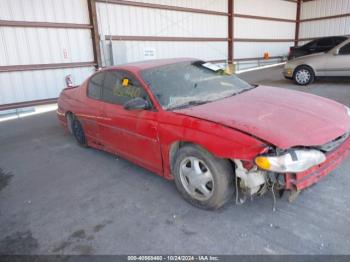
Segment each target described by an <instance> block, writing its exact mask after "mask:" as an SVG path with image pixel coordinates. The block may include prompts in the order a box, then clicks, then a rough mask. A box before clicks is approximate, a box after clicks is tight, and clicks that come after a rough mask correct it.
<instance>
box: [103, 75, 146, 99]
mask: <svg viewBox="0 0 350 262" xmlns="http://www.w3.org/2000/svg"><path fill="white" fill-rule="evenodd" d="M137 97H141V98H144V99H146V100H148V101H149V99H148V96H147V93H146V92H145V90H144V89H143V87H142V86H141V84H140V83H139V82H138V81H137V80H136V79H135V77H134V76H132V75H130V74H129V73H127V72H123V71H106V76H105V81H104V84H103V90H102V100H103V101H105V102H108V103H113V104H118V105H123V104H125V103H126V102H128V101H129V100H131V99H133V98H137Z"/></svg>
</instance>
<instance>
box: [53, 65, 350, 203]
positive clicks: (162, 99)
mask: <svg viewBox="0 0 350 262" xmlns="http://www.w3.org/2000/svg"><path fill="white" fill-rule="evenodd" d="M57 113H58V118H59V120H60V121H61V123H62V124H63V125H64V126H65V127H66V128H68V130H69V131H70V132H71V133H72V134H73V135H74V137H75V138H76V140H77V141H78V143H79V144H81V145H83V146H89V147H93V148H97V149H100V150H104V151H108V152H110V153H112V154H118V155H120V156H122V157H124V158H126V159H128V160H130V161H132V162H134V163H136V164H138V165H140V166H142V167H144V168H147V169H149V170H151V171H152V172H154V173H156V174H158V175H160V176H163V177H165V178H166V179H174V180H175V183H176V186H177V188H178V190H179V191H180V193H181V194H182V195H183V197H184V198H185V199H186V200H187V201H189V202H190V203H192V204H194V205H195V206H198V207H201V208H205V209H216V208H219V207H221V206H222V205H224V204H225V203H226V202H227V201H228V200H230V199H231V198H232V196H233V195H234V192H236V197H239V198H244V196H253V195H262V194H264V193H266V192H268V191H273V192H274V191H276V190H281V191H284V190H291V191H293V192H299V191H300V190H302V189H304V188H307V187H309V186H310V185H311V184H314V183H316V182H317V181H318V180H319V179H320V178H322V177H324V176H325V175H327V174H328V173H330V172H331V171H332V170H333V169H334V168H335V167H336V166H337V165H339V163H340V162H341V161H342V160H344V158H345V157H346V156H347V154H348V151H349V147H350V138H349V130H350V110H349V108H347V107H345V106H344V105H342V104H339V103H337V102H334V101H332V100H329V99H326V98H322V97H318V96H315V95H310V94H306V93H303V92H297V91H290V90H285V89H282V88H274V87H268V86H254V85H250V84H248V83H246V82H244V81H242V80H241V79H239V78H238V77H237V76H235V75H229V74H227V73H225V70H223V69H222V68H221V67H218V66H216V65H213V64H210V63H206V62H203V61H199V60H195V59H171V60H153V61H146V62H139V63H133V64H127V65H123V66H116V67H111V68H107V69H103V70H100V71H98V72H96V73H95V74H93V75H92V76H91V77H89V78H88V79H87V80H86V81H85V82H84V83H83V84H82V85H80V86H77V87H68V88H66V89H64V90H63V91H62V93H61V95H60V97H59V100H58V111H57Z"/></svg>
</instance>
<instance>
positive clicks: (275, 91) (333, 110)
mask: <svg viewBox="0 0 350 262" xmlns="http://www.w3.org/2000/svg"><path fill="white" fill-rule="evenodd" d="M177 112H178V113H180V114H184V115H188V116H193V117H197V118H200V119H205V120H208V121H214V122H217V123H221V124H222V125H225V126H227V127H231V128H234V129H238V130H241V131H243V132H246V133H249V134H252V135H254V136H256V137H258V138H260V139H262V140H264V141H267V142H269V143H271V144H273V145H275V146H277V147H279V148H281V149H288V148H290V147H294V146H315V145H323V144H325V143H327V142H330V141H332V140H334V139H335V138H337V137H339V136H341V135H343V134H344V133H346V132H347V131H348V130H350V117H349V116H348V115H347V114H346V110H345V107H344V106H343V105H341V104H339V103H337V102H335V101H332V100H329V99H326V98H322V97H319V96H315V95H311V94H307V93H304V92H298V91H292V90H286V89H282V88H275V87H267V86H259V87H257V88H255V89H253V90H251V91H248V92H245V93H242V94H239V95H237V96H232V97H229V98H226V99H223V100H220V101H216V102H213V103H208V104H204V105H200V106H196V107H191V108H187V109H183V110H178V111H177Z"/></svg>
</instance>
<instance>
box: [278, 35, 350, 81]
mask: <svg viewBox="0 0 350 262" xmlns="http://www.w3.org/2000/svg"><path fill="white" fill-rule="evenodd" d="M283 74H284V77H285V78H287V79H293V80H294V81H295V82H296V83H297V84H298V85H308V84H311V83H312V82H313V81H314V80H315V78H316V77H319V76H320V77H321V76H349V77H350V37H347V40H345V41H344V42H342V43H341V44H339V45H337V46H335V47H334V48H332V49H331V50H329V51H328V52H322V53H316V54H312V55H307V56H302V57H298V58H296V59H293V60H290V61H288V62H287V63H286V64H285V66H284V71H283Z"/></svg>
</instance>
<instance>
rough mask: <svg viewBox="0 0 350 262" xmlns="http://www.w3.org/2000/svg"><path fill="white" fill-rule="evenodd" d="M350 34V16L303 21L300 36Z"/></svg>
mask: <svg viewBox="0 0 350 262" xmlns="http://www.w3.org/2000/svg"><path fill="white" fill-rule="evenodd" d="M333 35H350V17H342V18H336V19H327V20H318V21H310V22H303V23H301V25H300V38H310V37H322V36H333Z"/></svg>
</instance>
